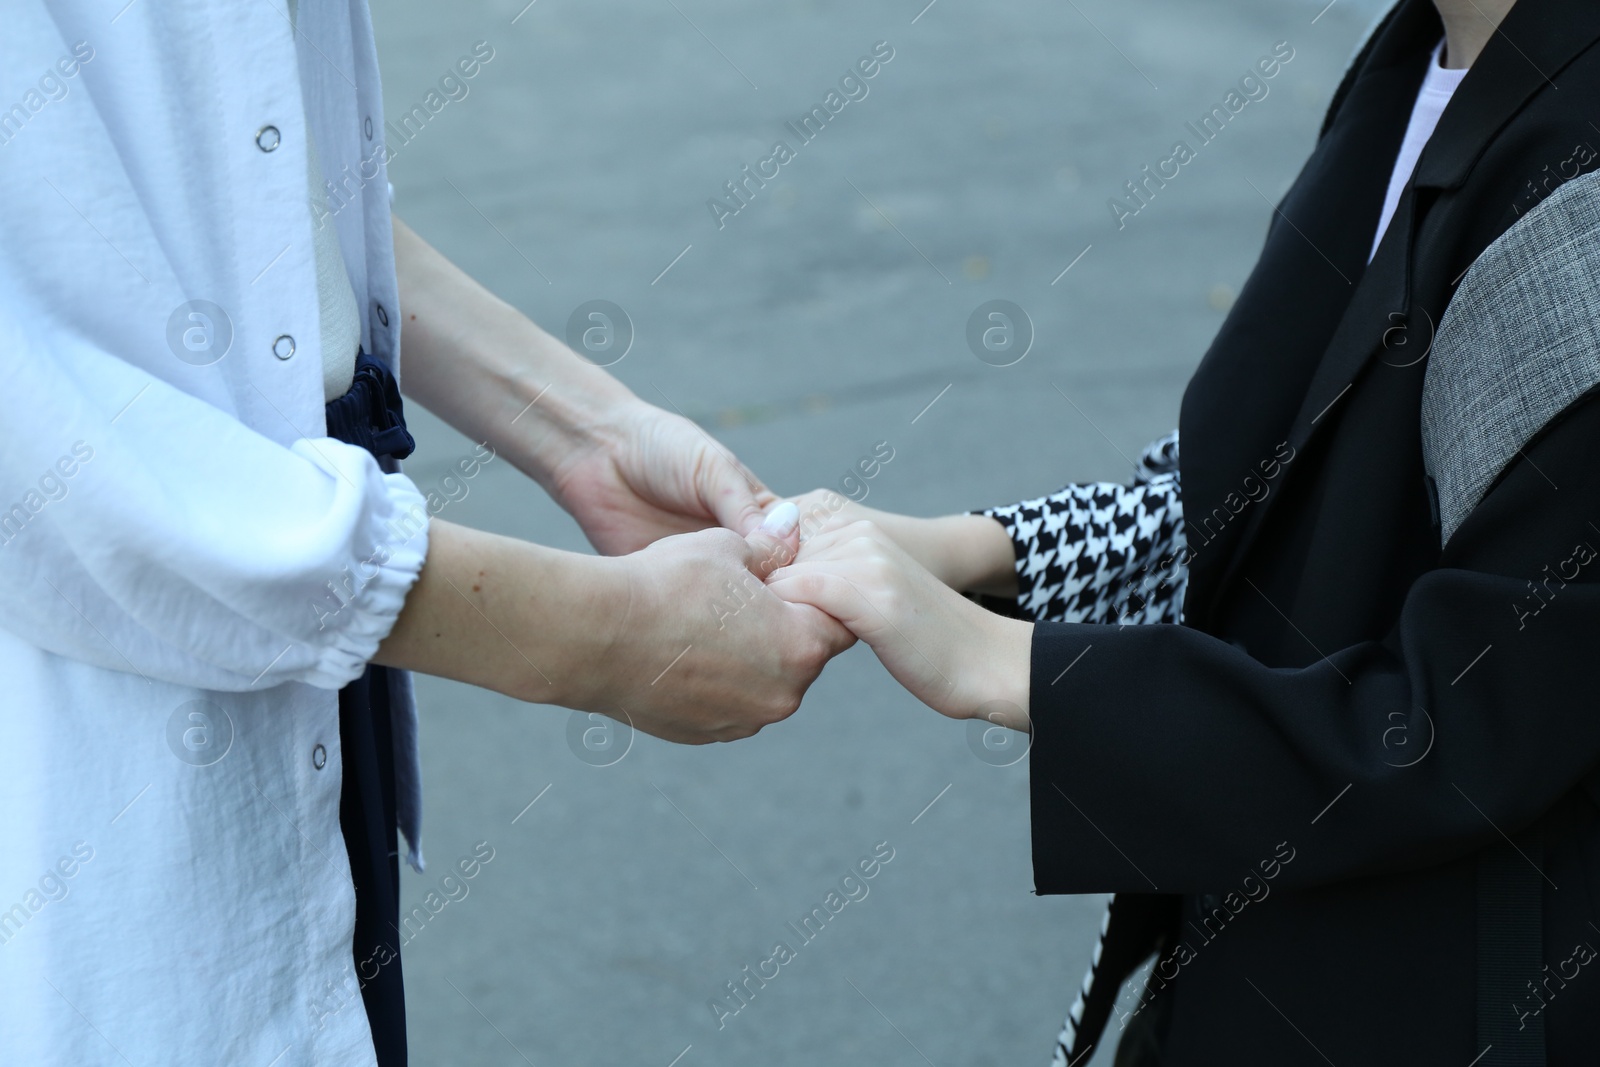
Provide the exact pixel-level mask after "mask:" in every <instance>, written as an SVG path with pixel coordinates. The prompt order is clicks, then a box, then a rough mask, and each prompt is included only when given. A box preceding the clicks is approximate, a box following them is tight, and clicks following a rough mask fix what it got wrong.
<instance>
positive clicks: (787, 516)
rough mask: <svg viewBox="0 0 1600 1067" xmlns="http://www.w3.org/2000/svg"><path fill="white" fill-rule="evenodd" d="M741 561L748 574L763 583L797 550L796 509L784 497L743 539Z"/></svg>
mask: <svg viewBox="0 0 1600 1067" xmlns="http://www.w3.org/2000/svg"><path fill="white" fill-rule="evenodd" d="M744 544H745V557H744V563H745V566H746V567H749V568H750V573H751V574H754V575H755V576H756V577H757V578H760V579H761V580H762V581H763V582H764V581H766V580H767V577H768V576H769V575H771V574H772V572H773V571H775V570H777V569H778V568H779V567H782V566H785V565H787V564H788V563H789V562H790V561H791V560H793V559H794V557H795V554H796V553H797V552H799V551H800V509H799V508H798V507H796V506H795V504H794V503H793V501H789V500H785V501H784V502H783V503H781V504H779V505H778V506H777V507H775V508H773V509H772V510H771V511H769V512H767V517H766V518H764V519H762V520H761V524H760V525H759V526H757V527H756V528H755V529H754V530H751V531H750V533H749V534H748V535H747V536H746V537H745V539H744Z"/></svg>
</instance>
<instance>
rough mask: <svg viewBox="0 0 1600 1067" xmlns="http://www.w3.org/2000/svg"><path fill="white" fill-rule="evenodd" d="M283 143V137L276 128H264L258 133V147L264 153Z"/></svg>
mask: <svg viewBox="0 0 1600 1067" xmlns="http://www.w3.org/2000/svg"><path fill="white" fill-rule="evenodd" d="M282 142H283V135H282V134H280V133H279V132H278V127H276V126H263V127H261V129H259V130H257V131H256V147H257V148H259V149H261V151H263V152H270V151H272V150H273V149H274V148H277V147H278V145H279V144H281V143H282Z"/></svg>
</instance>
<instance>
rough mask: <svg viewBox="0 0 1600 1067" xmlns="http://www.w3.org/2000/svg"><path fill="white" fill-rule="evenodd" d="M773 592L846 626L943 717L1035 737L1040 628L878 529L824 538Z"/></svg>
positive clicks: (853, 529)
mask: <svg viewBox="0 0 1600 1067" xmlns="http://www.w3.org/2000/svg"><path fill="white" fill-rule="evenodd" d="M767 582H768V586H769V587H770V588H771V590H772V591H773V592H774V593H776V594H777V595H778V596H779V597H781V598H783V599H784V600H788V601H790V602H792V603H797V604H810V605H812V606H813V607H817V608H820V609H821V610H823V611H825V612H827V613H828V614H829V615H832V616H833V617H834V618H836V619H838V620H839V621H840V622H842V623H844V625H845V626H846V627H848V628H849V629H850V630H851V632H853V633H854V634H855V635H856V636H857V637H859V638H861V640H863V641H865V642H867V644H869V645H871V646H872V650H873V651H874V652H876V653H877V654H878V658H879V659H880V660H882V661H883V665H884V666H885V667H887V668H888V669H889V673H890V674H892V675H894V677H895V679H896V680H897V681H899V682H900V684H901V685H903V686H905V687H906V688H907V689H908V690H910V691H911V693H912V694H913V695H914V696H916V697H917V698H918V699H919V700H921V701H922V702H923V703H924V704H927V705H928V706H929V707H931V708H933V709H934V710H935V711H938V712H940V713H941V714H944V715H948V716H950V717H951V718H956V719H967V718H987V719H989V720H990V721H992V722H996V723H999V724H1001V725H1003V726H1009V727H1011V728H1012V729H1014V730H1027V729H1028V716H1027V707H1028V667H1029V659H1030V653H1031V645H1032V640H1033V626H1032V625H1031V624H1030V623H1025V622H1018V621H1017V620H1015V619H1007V618H1003V617H1001V616H999V615H995V614H994V613H992V612H989V611H985V610H984V609H983V608H980V607H979V606H978V605H976V604H974V603H972V601H970V600H968V599H966V598H965V597H963V596H962V595H960V594H959V593H956V592H954V591H952V590H951V589H950V588H949V587H948V586H946V585H945V584H944V583H942V582H941V581H939V579H938V578H936V577H934V576H933V575H932V574H931V573H929V572H928V570H927V569H926V568H924V567H922V566H921V565H920V564H919V563H918V562H917V561H916V560H915V559H913V558H912V557H911V556H910V555H908V554H907V553H906V551H905V550H904V549H903V548H901V547H900V546H899V545H897V544H895V542H894V540H893V539H891V538H890V537H889V536H888V535H887V534H885V533H884V532H883V530H882V529H881V528H880V527H878V526H877V525H876V524H875V523H872V522H865V521H863V522H855V523H851V524H850V525H848V526H843V527H840V528H838V529H832V530H829V531H828V532H826V533H821V534H817V535H816V536H814V537H812V538H811V539H810V540H809V541H807V542H806V543H804V544H802V545H801V548H800V555H799V556H798V558H797V559H796V560H795V561H794V562H793V563H792V564H790V565H789V566H787V567H780V568H779V569H777V570H775V571H773V572H772V575H771V576H770V577H769V578H768V579H767Z"/></svg>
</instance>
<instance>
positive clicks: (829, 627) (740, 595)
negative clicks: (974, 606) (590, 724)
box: [562, 505, 856, 744]
mask: <svg viewBox="0 0 1600 1067" xmlns="http://www.w3.org/2000/svg"><path fill="white" fill-rule="evenodd" d="M780 509H781V505H780ZM777 510H779V509H775V511H777ZM776 517H777V518H779V519H780V520H781V519H782V518H784V516H783V515H781V514H780V515H777V516H776ZM797 543H798V535H797V531H796V530H795V527H794V525H793V523H792V521H791V522H789V523H788V524H787V526H786V527H785V526H780V527H779V528H778V529H777V530H776V531H773V530H772V529H771V528H770V525H769V526H768V527H763V528H761V529H758V530H757V531H755V532H753V533H752V534H751V535H750V536H749V537H748V538H744V537H740V536H739V535H738V534H736V533H734V532H732V531H731V530H704V531H700V532H697V533H691V534H680V535H677V536H673V537H667V538H664V539H663V540H660V541H657V542H655V543H654V544H652V545H650V546H649V547H648V548H645V549H643V550H642V551H639V552H635V553H633V554H632V555H629V556H625V557H622V558H621V559H618V560H615V561H607V562H614V563H616V564H618V565H620V566H619V567H618V570H619V573H620V576H621V579H622V581H623V582H624V583H625V587H626V592H625V602H626V604H627V609H626V610H625V611H624V614H623V617H622V620H621V622H620V624H619V625H618V627H617V629H616V632H615V634H614V636H613V638H612V640H611V642H610V647H609V649H608V650H607V652H606V653H605V654H604V655H603V656H602V659H601V663H600V665H599V669H598V670H595V671H592V672H585V673H586V674H587V676H588V677H590V678H592V679H593V681H594V683H595V685H594V689H593V690H592V691H591V692H589V693H585V694H580V695H578V696H577V697H576V698H575V700H574V701H572V702H570V704H569V706H571V707H576V708H582V709H585V710H592V711H599V712H602V713H604V714H607V715H611V716H612V717H613V718H622V717H624V715H625V716H626V717H627V718H628V719H629V720H630V721H631V722H632V724H633V725H634V726H635V727H637V728H638V729H641V730H644V731H645V732H646V733H649V734H654V735H655V736H657V737H661V738H664V739H666V740H668V741H676V742H680V743H686V744H702V743H705V742H707V741H732V740H735V739H737V738H741V737H748V736H750V735H751V734H754V733H755V732H756V731H758V730H760V729H761V728H762V727H763V726H769V725H771V724H772V723H775V722H778V721H780V720H782V719H785V718H787V717H788V716H789V715H791V714H793V713H794V711H795V710H796V709H797V708H798V707H799V706H800V700H801V698H802V697H803V696H804V695H805V692H806V689H807V688H808V687H809V686H810V684H811V682H812V681H813V680H815V679H816V677H817V675H818V674H819V673H820V672H821V671H822V668H823V666H824V665H825V664H826V663H827V662H828V660H830V659H832V658H833V657H834V656H836V655H838V654H839V653H840V652H843V651H844V650H845V649H847V648H849V647H850V646H851V645H853V644H855V641H856V638H855V636H854V635H853V634H851V633H850V632H849V630H847V629H846V628H845V627H844V626H842V625H840V624H839V623H838V622H836V621H835V620H834V619H832V618H830V617H829V616H828V615H826V614H824V613H823V612H822V611H819V610H817V609H816V608H815V607H812V606H810V605H807V604H802V603H789V602H786V601H784V600H783V599H781V598H780V597H778V596H776V595H774V591H773V590H771V589H770V588H768V587H767V586H765V585H763V584H762V581H761V579H762V577H764V576H766V575H767V574H769V573H771V572H772V571H773V570H774V569H775V568H776V567H778V566H781V565H782V564H783V563H784V562H787V561H788V560H790V559H792V558H793V556H794V552H795V547H796V545H797ZM730 603H731V604H733V605H735V607H733V608H732V609H731V610H730V608H729V607H728V605H729V604H730ZM562 702H563V703H568V702H567V701H562ZM619 712H620V713H622V714H619Z"/></svg>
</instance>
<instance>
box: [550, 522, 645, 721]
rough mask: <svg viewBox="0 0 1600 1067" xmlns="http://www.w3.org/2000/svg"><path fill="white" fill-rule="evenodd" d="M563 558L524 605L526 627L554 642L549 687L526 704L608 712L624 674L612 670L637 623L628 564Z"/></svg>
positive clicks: (575, 555) (609, 558)
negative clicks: (526, 608)
mask: <svg viewBox="0 0 1600 1067" xmlns="http://www.w3.org/2000/svg"><path fill="white" fill-rule="evenodd" d="M563 555H564V556H565V557H566V558H565V559H564V560H563V565H562V566H560V567H557V568H552V569H551V570H550V571H549V572H547V574H546V576H545V577H546V578H547V579H548V580H549V584H548V586H547V587H546V589H545V590H544V591H543V592H542V593H540V594H538V595H537V596H536V598H535V599H534V600H531V601H530V607H532V608H533V609H534V610H533V611H532V613H531V617H530V618H529V619H527V620H526V625H527V626H528V627H529V629H530V630H533V632H543V633H546V634H552V635H556V638H557V640H556V642H555V644H556V646H557V647H556V648H555V653H554V656H553V661H554V670H553V671H552V672H551V675H550V678H551V682H552V684H551V685H549V686H544V687H542V693H541V695H538V696H535V697H533V698H531V699H533V700H535V701H537V702H538V703H542V704H559V705H561V706H562V707H568V708H578V709H581V710H585V711H603V712H607V713H609V712H612V711H614V710H615V708H616V707H617V702H618V699H619V697H620V692H621V691H620V689H619V688H618V686H617V684H616V683H617V682H618V680H619V678H620V677H621V676H622V675H623V674H624V673H625V671H623V670H621V669H619V666H618V665H619V664H625V663H627V662H628V659H627V635H628V633H629V632H630V629H631V628H633V627H634V626H635V625H636V624H637V622H638V620H637V619H636V618H635V614H636V608H637V607H638V605H636V604H635V602H634V594H635V583H634V581H633V576H632V574H631V569H630V562H629V560H628V559H627V557H615V556H590V555H585V554H580V553H573V554H566V553H563ZM557 605H564V606H563V607H556V606H557ZM574 607H576V608H577V610H576V612H574V611H573V608H574ZM552 609H554V610H552ZM557 620H559V621H557ZM535 627H536V628H537V629H536V630H534V629H533V628H535ZM535 681H541V680H540V679H535ZM524 699H529V698H526V697H525V698H524Z"/></svg>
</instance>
